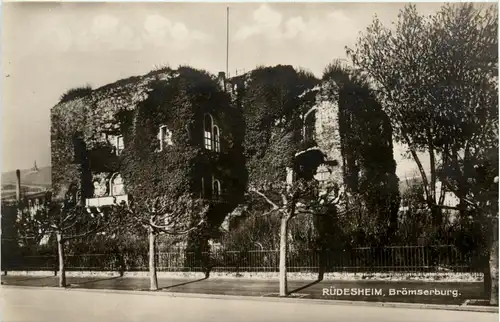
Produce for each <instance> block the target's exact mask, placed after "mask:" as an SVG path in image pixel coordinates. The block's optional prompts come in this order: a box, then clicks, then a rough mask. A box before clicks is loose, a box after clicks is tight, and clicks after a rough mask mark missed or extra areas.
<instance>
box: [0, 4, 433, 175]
mask: <svg viewBox="0 0 500 322" xmlns="http://www.w3.org/2000/svg"><path fill="white" fill-rule="evenodd" d="M227 6H229V8H230V14H229V73H230V75H235V74H237V73H239V74H240V73H243V72H245V71H250V70H251V69H253V68H255V67H256V66H260V65H265V66H272V65H277V64H290V65H293V66H295V67H301V68H305V69H308V70H310V71H311V72H313V73H314V74H315V75H316V76H318V77H321V75H322V72H323V70H324V68H325V67H326V66H327V65H328V64H329V63H330V62H332V61H333V60H334V59H339V58H340V59H342V58H346V55H345V46H349V47H352V46H353V45H354V43H355V41H356V37H357V36H358V34H359V32H360V31H363V30H365V29H366V27H367V26H368V25H369V24H370V22H371V21H372V19H373V16H374V15H375V14H376V15H377V16H378V17H379V18H380V19H381V20H382V22H384V23H386V24H390V23H391V21H394V20H395V19H396V17H397V14H398V11H399V10H400V9H401V8H402V7H403V6H404V4H401V3H301V4H290V3H288V4H285V3H267V4H262V3H238V4H235V3H232V4H225V3H205V4H203V3H196V4H195V3H61V2H58V3H55V2H54V3H33V2H28V3H26V2H25V3H3V5H2V7H3V8H2V10H3V24H2V42H1V43H2V57H1V62H2V80H1V88H2V101H1V106H2V166H1V168H2V172H4V171H10V170H14V169H16V168H21V169H24V168H30V167H31V166H32V165H33V162H34V161H35V160H36V162H37V164H38V166H45V165H50V109H51V107H52V106H54V105H55V104H56V103H57V102H58V100H59V98H60V96H61V94H63V93H64V92H65V91H67V90H68V89H70V88H73V87H78V86H82V85H86V84H88V85H91V86H92V87H94V88H96V87H99V86H102V85H105V84H107V83H111V82H114V81H116V80H118V79H121V78H126V77H129V76H133V75H141V74H145V73H147V72H148V71H150V70H152V69H154V68H157V67H160V66H166V65H168V66H170V67H177V66H178V65H191V66H193V67H195V68H202V69H205V70H207V71H209V72H212V73H217V72H219V71H224V70H225V68H226V7H227ZM439 7H440V4H436V3H418V4H417V8H418V10H420V11H421V12H422V13H424V14H430V13H432V12H434V11H436V10H437V9H439ZM403 150H404V149H403V148H402V147H396V148H395V151H394V157H395V159H396V161H397V163H398V168H397V173H398V175H399V176H400V177H401V176H412V175H413V174H414V173H415V166H414V163H413V161H410V160H402V157H401V153H402V152H403Z"/></svg>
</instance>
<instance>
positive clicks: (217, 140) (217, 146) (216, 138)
mask: <svg viewBox="0 0 500 322" xmlns="http://www.w3.org/2000/svg"><path fill="white" fill-rule="evenodd" d="M213 132H214V133H213V134H214V149H215V152H220V134H219V128H218V127H217V125H215V126H214V128H213Z"/></svg>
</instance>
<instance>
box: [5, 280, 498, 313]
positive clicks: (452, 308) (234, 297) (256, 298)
mask: <svg viewBox="0 0 500 322" xmlns="http://www.w3.org/2000/svg"><path fill="white" fill-rule="evenodd" d="M2 288H19V289H40V288H42V289H48V290H53V291H59V292H94V293H113V294H134V295H146V296H166V297H185V298H186V297H187V298H208V299H221V300H251V301H266V302H282V303H310V304H324V305H356V306H370V307H386V308H404V309H427V310H450V311H467V312H482V313H499V308H498V307H490V306H463V305H441V304H421V303H400V302H367V301H348V300H345V301H343V300H321V299H306V298H291V297H266V296H251V295H221V294H206V293H181V292H168V291H156V292H154V291H147V290H113V289H85V288H59V287H52V286H19V285H2V286H1V287H0V289H2Z"/></svg>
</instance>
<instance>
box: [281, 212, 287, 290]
mask: <svg viewBox="0 0 500 322" xmlns="http://www.w3.org/2000/svg"><path fill="white" fill-rule="evenodd" d="M288 219H289V218H288V216H285V215H284V216H282V217H281V226H280V272H279V281H280V294H279V295H280V296H287V295H288V289H287V279H286V260H287V252H288Z"/></svg>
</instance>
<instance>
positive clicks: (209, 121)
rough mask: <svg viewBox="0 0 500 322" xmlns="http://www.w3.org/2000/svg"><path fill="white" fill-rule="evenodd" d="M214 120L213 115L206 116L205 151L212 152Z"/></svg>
mask: <svg viewBox="0 0 500 322" xmlns="http://www.w3.org/2000/svg"><path fill="white" fill-rule="evenodd" d="M213 124H214V122H213V118H212V115H210V114H205V119H204V124H203V128H204V133H205V134H204V138H205V149H207V150H212V146H213V145H212V137H213V136H212V128H213Z"/></svg>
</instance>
